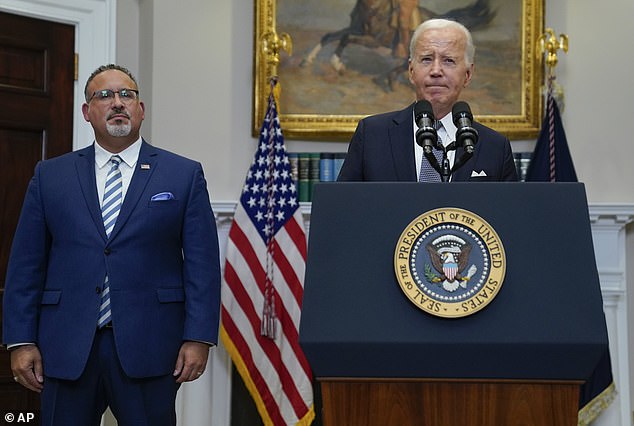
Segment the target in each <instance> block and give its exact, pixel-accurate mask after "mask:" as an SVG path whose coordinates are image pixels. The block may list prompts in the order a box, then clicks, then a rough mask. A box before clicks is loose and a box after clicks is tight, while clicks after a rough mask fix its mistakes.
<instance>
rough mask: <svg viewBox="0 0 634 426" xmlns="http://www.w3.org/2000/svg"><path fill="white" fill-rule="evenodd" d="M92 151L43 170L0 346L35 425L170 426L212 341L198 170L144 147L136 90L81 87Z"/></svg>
mask: <svg viewBox="0 0 634 426" xmlns="http://www.w3.org/2000/svg"><path fill="white" fill-rule="evenodd" d="M85 95H86V103H85V104H84V105H83V106H82V111H83V114H84V118H85V119H86V121H88V122H90V124H91V126H92V127H93V129H94V133H95V142H96V143H95V144H93V145H91V146H89V147H88V148H85V149H81V150H79V151H76V152H72V153H69V154H66V155H63V156H60V157H57V158H53V159H50V160H46V161H43V162H40V163H39V164H38V165H37V167H36V169H35V175H34V177H33V179H32V180H31V182H30V184H29V187H28V190H27V194H26V198H25V201H24V206H23V208H22V214H21V216H20V221H19V224H18V227H17V230H16V234H15V238H14V242H13V247H12V251H11V257H10V260H9V267H8V272H7V279H6V288H5V294H4V318H3V325H4V330H3V332H4V333H3V337H4V343H5V344H6V345H7V346H8V348H9V349H10V351H11V368H12V370H13V374H14V376H15V380H16V382H19V383H20V384H22V385H23V386H25V387H27V388H29V389H31V390H33V391H36V392H41V401H42V412H41V416H42V424H43V425H60V426H61V425H64V426H72V425H77V426H80V425H81V426H86V425H98V424H99V422H100V418H101V415H102V414H103V412H104V411H105V409H106V408H107V407H110V408H111V410H112V412H113V414H114V415H115V417H116V418H117V420H118V421H119V424H121V425H152V426H155V425H174V424H176V414H175V407H174V403H175V398H176V392H177V390H178V388H179V386H180V384H181V383H183V382H187V381H191V380H195V379H197V378H198V377H200V375H201V374H202V373H203V371H204V369H205V366H206V364H207V358H208V352H209V348H210V347H211V346H213V345H214V344H215V343H216V342H217V337H218V321H219V296H220V264H219V252H218V237H217V233H216V227H215V221H214V216H213V212H212V210H211V205H210V202H209V195H208V192H207V187H206V182H205V178H204V176H203V171H202V167H201V165H200V164H199V163H197V162H195V161H192V160H189V159H186V158H183V157H180V156H178V155H175V154H172V153H170V152H167V151H165V150H162V149H158V148H155V147H152V146H151V145H149V144H148V143H146V142H145V141H143V140H142V138H141V137H140V136H139V130H140V127H141V122H142V121H143V118H144V108H145V107H144V104H143V102H142V101H141V100H140V97H139V92H138V87H137V83H136V81H135V79H134V77H133V76H132V75H131V74H130V72H129V71H128V70H127V69H125V68H123V67H120V66H117V65H112V64H111V65H106V66H102V67H100V68H98V69H97V70H96V71H95V72H94V73H93V74H92V75H91V76H90V78H89V79H88V81H87V83H86V88H85Z"/></svg>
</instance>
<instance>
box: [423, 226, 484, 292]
mask: <svg viewBox="0 0 634 426" xmlns="http://www.w3.org/2000/svg"><path fill="white" fill-rule="evenodd" d="M426 249H427V252H428V253H429V258H430V260H431V264H432V266H433V267H434V269H435V270H436V272H437V273H438V275H437V274H435V273H434V272H433V271H432V270H431V267H429V265H426V267H425V278H426V279H427V281H429V282H430V283H434V284H438V285H441V286H442V288H443V289H445V290H446V291H449V292H454V291H456V290H457V289H458V288H459V287H462V288H464V289H466V288H467V283H468V281H469V280H470V279H471V277H472V276H473V275H474V274H475V273H476V271H477V267H476V266H475V265H471V266H470V267H469V269H468V270H467V272H466V273H465V269H467V265H468V264H469V254H470V253H471V244H469V243H468V242H466V241H465V240H463V239H462V238H460V237H458V236H456V235H450V234H449V235H443V236H441V237H438V238H436V239H435V240H433V241H432V242H431V243H429V244H427V246H426Z"/></svg>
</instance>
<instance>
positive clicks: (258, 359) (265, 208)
mask: <svg viewBox="0 0 634 426" xmlns="http://www.w3.org/2000/svg"><path fill="white" fill-rule="evenodd" d="M274 84H275V83H272V84H271V94H270V96H269V100H268V109H267V111H266V117H265V118H264V122H263V124H262V129H261V131H260V138H259V141H258V148H257V152H256V154H255V159H254V161H253V163H252V164H251V167H250V168H249V171H248V173H247V178H246V182H245V184H244V187H243V189H242V194H241V196H240V202H239V203H238V205H237V207H236V212H235V215H234V220H233V223H232V225H231V229H230V230H229V238H228V242H227V250H226V263H225V271H224V278H223V285H222V313H221V315H222V325H221V330H220V333H221V336H222V341H223V343H224V345H225V347H226V348H227V351H228V352H229V354H230V356H231V359H232V360H233V363H234V365H235V366H236V369H237V370H238V372H239V373H240V375H241V376H242V379H243V380H244V383H245V385H246V387H247V389H248V390H249V392H250V394H251V396H252V397H253V400H254V401H255V405H256V406H257V409H258V412H259V413H260V416H261V418H262V421H263V423H264V424H265V425H266V426H269V425H275V426H278V425H285V426H286V425H309V424H310V423H311V422H312V421H313V419H314V417H315V411H314V407H313V390H312V373H311V370H310V366H309V365H308V362H307V361H306V358H305V357H304V354H303V352H302V350H301V348H300V346H299V331H298V330H299V320H300V315H301V307H302V297H303V293H304V270H305V266H306V233H305V231H304V224H303V220H302V215H301V210H300V209H299V203H298V198H297V188H296V187H295V184H294V183H293V179H292V177H291V168H290V163H289V160H288V155H287V153H286V148H285V147H284V138H283V136H282V130H281V128H280V121H279V118H278V113H277V110H276V106H275V99H274V97H273V86H274Z"/></svg>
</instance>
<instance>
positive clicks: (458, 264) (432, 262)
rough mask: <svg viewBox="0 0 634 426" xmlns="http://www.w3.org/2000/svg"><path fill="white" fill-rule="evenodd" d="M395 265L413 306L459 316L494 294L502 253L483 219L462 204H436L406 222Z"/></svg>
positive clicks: (503, 258)
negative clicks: (461, 205) (456, 205)
mask: <svg viewBox="0 0 634 426" xmlns="http://www.w3.org/2000/svg"><path fill="white" fill-rule="evenodd" d="M394 271H395V272H396V278H397V280H398V283H399V285H400V286H401V289H402V290H403V292H404V293H405V295H406V296H407V297H408V298H409V300H410V301H412V303H414V304H415V305H416V306H417V307H418V308H420V309H422V310H423V311H425V312H428V313H430V314H432V315H436V316H439V317H446V318H458V317H464V316H467V315H471V314H474V313H476V312H478V311H479V310H480V309H482V308H484V307H485V306H486V305H488V304H489V303H491V301H492V300H493V299H494V298H495V296H496V295H497V294H498V292H499V291H500V287H501V286H502V282H503V281H504V274H505V273H506V255H505V254H504V247H503V246H502V241H501V240H500V237H499V236H498V234H497V233H496V232H495V230H494V229H493V228H492V227H491V225H489V224H488V223H487V222H486V221H485V220H484V219H482V218H481V217H479V216H478V215H476V214H474V213H472V212H470V211H467V210H463V209H459V208H441V209H435V210H431V211H428V212H426V213H423V214H422V215H420V216H418V217H417V218H416V219H414V220H413V221H412V222H411V223H410V224H409V225H407V228H405V230H404V231H403V233H402V234H401V236H400V238H399V240H398V243H397V244H396V251H395V252H394Z"/></svg>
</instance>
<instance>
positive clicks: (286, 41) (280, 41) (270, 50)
mask: <svg viewBox="0 0 634 426" xmlns="http://www.w3.org/2000/svg"><path fill="white" fill-rule="evenodd" d="M261 41H262V53H263V54H264V56H265V59H266V63H267V64H268V65H269V66H270V67H271V69H270V71H271V72H270V73H269V75H270V76H271V77H273V76H276V75H277V66H278V65H279V64H280V51H282V50H285V51H286V52H287V53H288V54H289V55H292V54H293V42H292V40H291V36H290V35H288V34H287V33H282V34H280V35H278V34H277V32H276V31H275V30H274V29H273V30H271V31H267V32H266V33H264V34H263V35H262V38H261Z"/></svg>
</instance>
